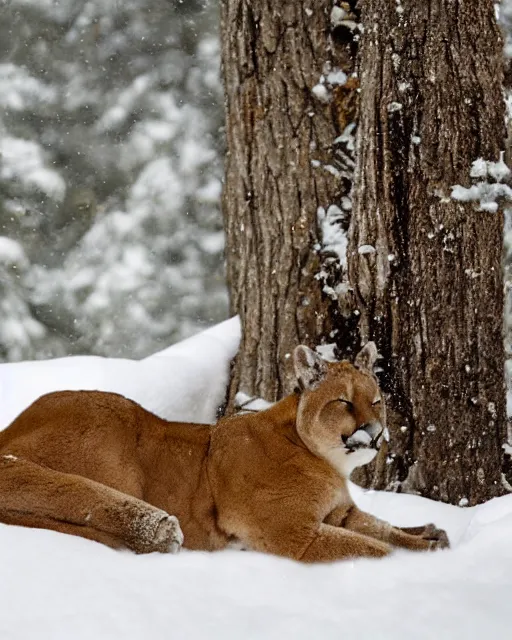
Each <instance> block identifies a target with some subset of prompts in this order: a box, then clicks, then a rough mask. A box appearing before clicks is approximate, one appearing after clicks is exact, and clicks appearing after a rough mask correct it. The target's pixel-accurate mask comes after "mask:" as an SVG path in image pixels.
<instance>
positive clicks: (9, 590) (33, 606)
mask: <svg viewBox="0 0 512 640" xmlns="http://www.w3.org/2000/svg"><path fill="white" fill-rule="evenodd" d="M238 338H239V325H238V321H237V320H235V319H232V320H230V321H228V322H225V323H222V324H221V325H218V326H217V327H214V328H212V329H211V330H208V331H206V332H204V333H201V334H199V335H198V336H196V337H193V338H190V339H188V340H186V341H184V342H182V343H180V344H178V345H175V346H173V347H170V348H169V349H166V350H165V351H163V352H161V353H159V354H155V355H154V356H151V357H149V358H147V359H146V360H143V361H141V362H139V363H135V362H130V361H128V360H124V361H122V360H116V361H115V365H114V366H113V368H112V369H111V370H110V369H108V367H109V366H110V365H111V364H112V363H110V365H109V364H108V360H106V359H97V362H94V360H96V359H94V360H88V359H87V358H79V359H76V358H66V359H61V360H60V364H59V361H54V365H53V366H55V367H59V366H60V365H63V364H64V363H65V366H64V367H63V368H62V369H60V374H57V373H56V371H57V369H55V370H52V365H51V363H39V362H34V363H22V364H20V365H8V367H9V368H6V369H3V374H2V378H1V380H2V384H5V382H6V380H7V379H8V377H9V375H8V374H9V372H11V374H12V376H13V377H12V378H11V383H10V386H9V393H8V394H7V395H6V394H5V392H4V395H3V398H2V404H3V403H4V402H5V400H6V398H8V400H9V402H10V403H11V406H14V405H15V404H17V405H18V406H22V405H23V404H24V403H26V402H27V395H26V387H27V384H28V383H30V385H31V384H32V379H33V378H34V377H36V378H38V379H40V378H45V379H46V378H50V379H52V380H54V381H55V382H56V383H60V384H62V383H64V382H65V381H70V380H71V379H76V376H77V375H78V374H77V373H76V370H79V371H81V372H82V374H83V376H84V377H83V379H84V380H85V379H87V376H93V375H94V376H99V378H102V379H103V380H106V381H107V382H108V383H111V382H113V380H112V378H120V379H122V380H123V381H124V382H126V383H127V384H126V387H127V388H128V387H129V388H130V389H134V388H136V386H137V383H138V385H139V386H140V388H141V389H143V388H146V389H149V388H150V387H151V386H154V387H155V388H160V389H161V390H165V393H166V394H167V395H166V398H167V402H168V404H167V405H166V408H167V409H169V407H171V406H172V405H173V403H174V406H181V407H182V409H183V411H188V412H189V413H188V415H187V416H186V417H187V418H188V419H189V420H195V419H196V415H197V414H196V412H197V407H196V405H197V404H199V401H201V402H202V401H203V400H204V393H205V386H204V381H205V380H206V379H208V380H210V382H212V380H213V379H214V377H215V376H216V375H217V376H218V377H219V379H220V380H222V385H224V390H225V385H226V381H227V373H226V371H227V367H228V364H229V360H230V359H231V357H232V355H233V354H234V352H235V351H236V348H237V347H236V345H237V344H238ZM147 363H150V364H151V366H150V367H147V366H146V364H147ZM171 363H173V364H172V366H171ZM164 364H166V365H167V369H163V368H161V367H163V366H164ZM139 365H140V366H139ZM2 366H4V365H2ZM10 367H20V373H19V375H18V373H15V371H16V369H14V368H13V369H10ZM102 367H107V369H103V368H102ZM106 371H110V373H108V374H106ZM180 377H181V378H183V379H182V380H181V381H180ZM39 383H41V384H42V383H43V381H41V380H39ZM216 383H217V381H216ZM36 386H37V385H36ZM67 386H68V387H69V385H67ZM220 387H221V384H220V383H219V389H218V390H219V391H220ZM34 388H35V387H34ZM4 390H5V387H4ZM184 391H187V392H188V396H189V398H192V397H195V404H194V403H193V402H192V401H191V400H190V401H189V402H188V404H187V405H186V406H185V405H184V404H183V399H182V397H181V396H182V394H183V393H184ZM150 396H151V394H149V395H148V397H150ZM144 399H145V398H144ZM351 492H352V494H353V496H354V499H355V500H356V502H357V503H358V504H359V506H360V507H361V508H362V509H364V510H366V511H369V512H371V513H373V514H375V515H376V516H378V517H381V518H384V519H386V520H388V521H390V522H392V523H393V524H397V525H401V526H411V525H416V524H424V523H427V522H434V523H435V524H436V525H437V526H440V527H443V528H445V529H446V530H447V532H448V535H449V536H450V540H451V543H452V549H450V550H446V551H440V552H436V553H423V554H418V553H411V552H406V551H397V552H395V553H394V554H393V555H392V556H390V557H389V558H386V559H384V560H356V561H345V562H338V563H333V564H326V565H302V564H300V563H297V562H293V561H290V560H285V559H280V558H275V557H272V556H268V555H263V554H257V553H253V552H241V551H234V550H230V551H223V552H217V553H206V552H204V553H203V552H188V551H182V552H181V553H180V554H179V555H162V554H156V553H155V554H150V555H148V556H136V555H134V554H131V553H130V552H128V551H114V550H111V549H109V548H107V547H104V546H102V545H100V544H97V543H94V542H91V541H88V540H84V539H81V538H75V537H72V536H68V535H65V534H59V533H56V532H52V531H45V530H35V529H26V528H22V527H14V526H10V525H3V524H0V567H1V570H0V603H1V606H0V638H1V639H2V640H28V639H29V638H30V640H69V639H70V638H72V639H73V640H90V639H91V638H95V639H96V640H117V639H119V640H140V639H141V638H149V637H150V638H151V639H152V640H168V639H169V638H175V639H176V640H196V639H197V640H202V639H204V638H209V639H214V640H216V639H219V640H220V639H222V640H231V639H233V640H240V639H244V640H251V639H258V640H259V639H262V640H274V639H275V640H282V639H283V638H293V639H294V640H302V639H304V640H310V639H312V638H321V639H322V640H330V639H331V638H332V639H333V640H335V639H336V640H338V639H339V638H341V637H343V638H350V639H351V640H352V639H366V638H368V639H371V640H374V639H375V638H379V640H380V639H387V638H389V639H390V640H391V639H392V640H401V639H404V640H409V639H410V638H414V639H415V640H418V639H419V640H422V639H427V638H429V639H430V638H436V640H443V639H447V640H448V639H450V640H452V639H454V638H455V639H457V638H464V640H466V639H471V638H481V637H486V638H506V637H509V634H510V615H509V608H510V593H511V592H512V545H511V543H510V541H511V540H512V495H510V496H505V497H502V498H498V499H494V500H491V501H489V502H488V503H486V504H483V505H480V506H478V507H473V508H460V507H455V506H450V505H446V504H441V503H436V502H433V501H430V500H426V499H424V498H420V497H417V496H412V495H404V494H394V493H385V492H376V491H368V492H365V491H363V490H362V489H360V488H359V487H357V486H355V485H351Z"/></svg>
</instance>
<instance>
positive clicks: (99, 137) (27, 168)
mask: <svg viewBox="0 0 512 640" xmlns="http://www.w3.org/2000/svg"><path fill="white" fill-rule="evenodd" d="M219 2H220V0H108V1H106V0H0V361H1V360H7V361H14V360H21V359H32V358H47V357H52V356H59V355H64V354H72V353H95V354H99V355H108V356H124V357H134V358H138V357H143V356H145V355H148V354H149V353H152V352H154V351H158V350H159V349H162V348H164V347H165V346H167V345H169V344H171V343H173V342H175V341H177V340H180V339H182V338H184V337H187V336H188V335H191V334H192V333H195V332H196V331H198V330H199V329H201V328H203V327H204V326H207V325H210V324H213V323H215V322H218V321H220V320H222V319H223V318H225V317H227V313H228V298H227V289H226V285H225V282H224V269H223V253H224V234H223V230H222V217H221V214H220V192H221V181H222V156H223V139H224V132H223V122H224V114H223V94H222V86H221V82H220V68H219V66H220V52H219V47H220V43H219V7H218V3H219ZM500 19H501V22H502V25H503V28H504V32H505V38H506V45H505V55H506V56H507V57H508V58H509V59H510V58H512V0H504V2H502V3H501V7H500ZM321 67H322V61H319V75H320V73H321ZM509 76H511V77H512V73H511V74H509ZM509 79H510V78H509ZM511 84H512V83H511ZM507 100H508V102H509V112H512V107H511V106H510V105H512V99H511V98H510V96H508V98H507ZM504 236H505V288H506V291H507V307H506V308H507V312H506V318H505V327H506V336H507V340H506V347H507V349H508V351H509V357H510V345H511V337H512V298H511V294H510V290H511V288H512V284H511V283H512V221H511V219H510V216H508V219H507V223H506V225H505V231H504Z"/></svg>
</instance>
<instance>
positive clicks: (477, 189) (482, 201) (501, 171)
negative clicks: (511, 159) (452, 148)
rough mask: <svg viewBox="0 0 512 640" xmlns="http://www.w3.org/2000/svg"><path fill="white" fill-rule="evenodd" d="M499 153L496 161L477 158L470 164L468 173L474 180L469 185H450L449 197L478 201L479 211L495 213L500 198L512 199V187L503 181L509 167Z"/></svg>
mask: <svg viewBox="0 0 512 640" xmlns="http://www.w3.org/2000/svg"><path fill="white" fill-rule="evenodd" d="M503 157H504V152H503V151H502V152H501V153H500V159H499V160H498V162H491V161H489V160H484V159H483V158H478V159H477V160H475V161H474V162H473V164H472V165H471V171H470V173H469V175H470V176H471V178H473V180H475V181H476V182H475V183H474V184H473V185H471V187H462V186H461V185H460V184H457V185H454V186H452V193H451V197H452V199H453V200H458V201H459V202H478V210H479V211H488V212H490V213H496V211H498V208H499V204H498V201H499V200H500V199H504V200H509V201H512V189H511V188H510V186H509V185H508V184H505V183H504V181H505V180H508V179H509V178H510V175H511V172H510V169H509V168H508V167H507V165H506V164H505V161H504V159H503ZM491 180H492V181H491Z"/></svg>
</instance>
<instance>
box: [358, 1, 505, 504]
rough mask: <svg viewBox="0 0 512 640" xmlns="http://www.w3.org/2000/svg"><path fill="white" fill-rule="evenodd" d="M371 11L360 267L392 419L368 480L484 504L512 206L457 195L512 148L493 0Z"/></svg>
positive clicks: (494, 439)
mask: <svg viewBox="0 0 512 640" xmlns="http://www.w3.org/2000/svg"><path fill="white" fill-rule="evenodd" d="M362 16H363V25H364V36H363V38H362V42H361V58H360V70H361V73H360V83H361V94H360V120H359V131H360V134H359V137H358V144H357V165H356V177H355V180H356V191H355V194H354V210H353V214H352V221H351V229H350V239H349V251H348V263H349V278H350V281H351V283H352V284H353V286H354V288H355V291H356V295H357V298H358V303H359V308H360V311H361V324H360V331H361V335H362V337H363V338H369V339H375V340H376V342H377V344H378V347H379V350H380V352H381V353H382V355H383V357H384V359H383V367H384V369H385V371H384V375H383V378H384V380H385V387H386V391H387V392H388V404H389V405H390V409H391V411H390V422H391V427H392V433H391V446H390V450H389V453H388V459H387V463H388V464H386V465H383V466H381V476H380V477H379V478H377V477H375V476H374V477H373V478H367V481H368V482H369V483H370V484H371V483H373V484H374V486H375V485H379V484H380V485H388V484H389V483H397V485H398V486H400V484H401V486H402V487H403V488H404V489H405V490H413V491H418V492H420V493H421V494H422V495H425V496H428V497H430V498H435V499H441V500H445V501H450V502H455V503H458V502H459V501H462V502H461V504H467V503H469V504H474V503H477V502H479V501H482V500H484V499H486V498H489V497H490V496H492V495H495V494H497V493H499V492H500V490H501V462H502V445H503V443H504V442H505V440H506V423H505V395H504V380H503V370H504V350H503V335H502V325H503V282H502V270H501V254H502V234H503V219H502V212H501V211H499V212H498V213H485V212H482V211H477V210H476V207H475V206H474V205H473V204H472V203H463V202H457V201H454V200H452V199H450V193H451V186H452V185H456V184H460V185H464V186H468V185H469V184H470V177H469V174H470V169H471V164H472V162H473V161H474V160H476V159H477V158H484V159H485V160H498V158H499V152H500V150H501V149H503V147H504V102H503V96H502V89H501V80H502V74H503V72H502V66H503V60H502V56H503V45H502V40H501V36H500V33H499V30H498V27H497V25H496V20H495V11H494V2H492V0H478V1H477V2H468V1H466V2H452V1H450V0H426V1H425V2H417V0H397V1H396V2H394V1H393V2H390V1H389V0H366V1H365V2H364V3H363V6H362ZM365 245H367V247H366V249H364V250H361V246H365ZM368 247H373V248H374V249H375V251H373V250H372V249H369V248H368Z"/></svg>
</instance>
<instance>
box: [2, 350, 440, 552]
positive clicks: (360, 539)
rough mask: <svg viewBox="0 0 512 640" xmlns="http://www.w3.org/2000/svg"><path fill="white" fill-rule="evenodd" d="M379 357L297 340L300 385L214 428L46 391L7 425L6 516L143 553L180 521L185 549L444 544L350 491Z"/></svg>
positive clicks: (374, 424) (103, 398)
mask: <svg viewBox="0 0 512 640" xmlns="http://www.w3.org/2000/svg"><path fill="white" fill-rule="evenodd" d="M375 356H376V351H375V347H374V345H373V343H369V344H368V345H367V346H366V347H365V348H364V349H363V351H362V352H361V353H360V354H359V356H358V358H357V359H356V363H355V365H352V364H350V363H348V362H341V363H336V364H327V363H325V362H324V361H323V360H322V359H321V358H319V356H317V355H316V354H315V353H314V352H312V351H310V350H309V349H307V348H306V347H302V346H301V347H297V349H296V351H295V353H294V363H295V371H296V374H297V378H298V382H299V385H300V387H301V388H302V391H301V392H300V393H297V394H294V395H291V396H289V397H287V398H285V399H284V400H282V401H281V402H278V403H277V404H275V405H274V406H272V407H271V408H269V409H267V410H266V411H263V412H261V413H257V414H246V415H239V416H234V417H231V418H227V419H223V420H221V421H220V422H219V423H218V424H217V425H215V426H209V425H196V424H187V423H177V422H167V421H165V420H162V419H160V418H158V417H157V416H155V415H153V414H151V413H149V412H148V411H146V410H144V409H143V408H142V407H140V406H139V405H138V404H136V403H134V402H132V401H130V400H127V399H126V398H124V397H122V396H120V395H116V394H112V393H102V392H96V391H63V392H57V393H51V394H48V395H46V396H43V397H42V398H39V400H37V401H36V402H34V404H32V405H31V406H30V407H29V408H28V409H26V410H25V411H24V412H23V413H22V414H21V415H20V416H19V417H18V418H17V419H16V420H15V421H14V422H13V423H12V424H11V425H10V426H9V427H8V428H7V429H6V430H5V431H3V432H2V433H0V522H3V523H10V524H16V525H24V526H29V527H40V528H46V529H53V530H55V531H61V532H64V533H70V534H74V535H78V536H82V537H84V538H89V539H92V540H96V541H99V542H102V543H104V544H107V545H109V546H112V547H120V546H124V547H128V548H130V549H133V550H134V551H136V552H139V553H143V552H150V551H163V552H165V551H175V550H177V549H178V548H179V546H180V545H181V543H182V542H183V536H182V532H183V535H184V546H185V547H187V548H189V549H203V550H211V551H213V550H217V549H224V548H226V547H229V546H230V545H236V546H241V547H242V548H247V549H253V550H258V551H264V552H268V553H273V554H277V555H280V556H286V557H289V558H295V559H297V560H303V561H310V562H313V561H330V560H338V559H341V558H347V557H363V556H366V557H380V556H385V555H387V554H388V553H389V552H390V551H391V549H392V546H400V547H405V548H408V549H416V550H424V549H431V548H436V547H444V546H447V544H448V540H447V537H446V534H445V533H444V532H443V531H441V530H439V529H436V528H435V527H434V526H433V525H426V526H424V527H417V528H415V529H405V530H404V529H398V528H395V527H392V526H391V525H389V524H387V523H385V522H382V521H380V520H377V519H376V518H374V517H373V516H371V515H368V514H365V513H363V512H361V511H359V509H358V508H357V507H356V506H355V505H354V503H353V502H352V500H351V498H350V495H349V493H348V490H347V484H346V480H347V477H348V475H349V474H350V472H351V470H352V469H353V467H354V466H358V465H360V464H364V463H366V462H369V461H370V460H371V459H372V457H373V456H374V455H375V453H376V448H377V447H378V444H379V440H380V438H381V437H382V429H383V425H384V422H385V416H384V403H383V400H382V398H381V395H380V391H379V388H378V386H377V383H376V380H375V378H374V376H373V374H372V373H371V368H372V366H373V362H374V359H375ZM198 401H200V398H198ZM178 522H179V524H178ZM180 527H181V528H180Z"/></svg>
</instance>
